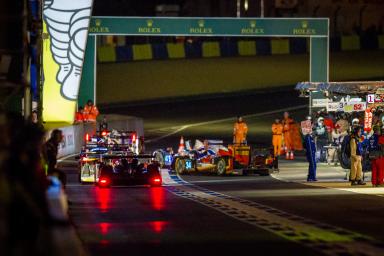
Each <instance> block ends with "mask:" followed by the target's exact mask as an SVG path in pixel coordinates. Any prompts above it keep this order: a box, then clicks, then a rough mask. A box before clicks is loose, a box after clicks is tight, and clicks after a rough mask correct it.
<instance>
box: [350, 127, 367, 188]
mask: <svg viewBox="0 0 384 256" xmlns="http://www.w3.org/2000/svg"><path fill="white" fill-rule="evenodd" d="M360 137H361V128H360V127H359V126H357V127H355V128H354V130H353V133H352V135H351V140H350V142H349V143H350V144H349V145H350V148H351V173H350V176H349V180H350V181H351V185H352V186H354V185H365V182H364V181H363V180H362V177H363V168H362V153H363V149H362V145H361V143H360V141H359V140H360Z"/></svg>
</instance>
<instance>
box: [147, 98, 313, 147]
mask: <svg viewBox="0 0 384 256" xmlns="http://www.w3.org/2000/svg"><path fill="white" fill-rule="evenodd" d="M307 107H308V105H300V106H295V107H289V108H281V109H277V110H271V111H266V112H262V113H256V114H250V115H244V116H243V117H244V118H253V117H258V116H266V115H272V114H276V113H281V112H284V111H293V110H299V109H304V108H307ZM235 118H236V117H228V118H222V119H217V120H212V121H206V122H199V123H192V124H187V125H181V126H172V127H164V128H158V129H152V130H148V131H149V132H156V131H161V130H174V131H172V132H170V133H167V134H165V135H162V136H160V137H157V138H153V139H151V140H146V141H145V142H146V143H151V142H156V141H159V140H162V139H164V138H167V137H170V136H172V135H174V134H177V133H179V132H181V131H184V130H186V129H188V128H191V127H196V126H203V125H209V124H217V123H223V122H228V121H232V120H234V119H235Z"/></svg>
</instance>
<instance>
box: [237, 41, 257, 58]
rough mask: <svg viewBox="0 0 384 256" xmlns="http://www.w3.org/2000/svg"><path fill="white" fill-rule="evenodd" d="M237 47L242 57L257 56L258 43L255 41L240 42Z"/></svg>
mask: <svg viewBox="0 0 384 256" xmlns="http://www.w3.org/2000/svg"><path fill="white" fill-rule="evenodd" d="M237 47H238V49H239V55H240V56H254V55H256V42H255V41H238V42H237Z"/></svg>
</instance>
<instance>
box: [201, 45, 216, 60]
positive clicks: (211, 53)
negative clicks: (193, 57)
mask: <svg viewBox="0 0 384 256" xmlns="http://www.w3.org/2000/svg"><path fill="white" fill-rule="evenodd" d="M202 47H203V57H219V56H220V45H219V42H204V43H203V45H202Z"/></svg>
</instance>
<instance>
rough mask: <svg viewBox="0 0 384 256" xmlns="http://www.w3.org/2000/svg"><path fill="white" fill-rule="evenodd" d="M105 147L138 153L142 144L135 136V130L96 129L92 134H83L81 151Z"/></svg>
mask: <svg viewBox="0 0 384 256" xmlns="http://www.w3.org/2000/svg"><path fill="white" fill-rule="evenodd" d="M97 147H105V148H108V149H109V150H113V151H128V152H132V153H134V154H139V153H140V152H141V151H142V148H143V145H142V144H141V140H140V139H138V138H137V133H136V132H135V131H122V130H121V131H118V130H114V129H113V130H111V131H101V132H100V131H98V132H96V133H95V134H94V135H90V134H89V133H87V134H85V145H84V147H83V151H87V150H90V149H92V148H97Z"/></svg>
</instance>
